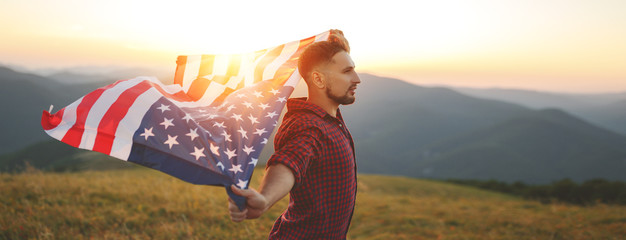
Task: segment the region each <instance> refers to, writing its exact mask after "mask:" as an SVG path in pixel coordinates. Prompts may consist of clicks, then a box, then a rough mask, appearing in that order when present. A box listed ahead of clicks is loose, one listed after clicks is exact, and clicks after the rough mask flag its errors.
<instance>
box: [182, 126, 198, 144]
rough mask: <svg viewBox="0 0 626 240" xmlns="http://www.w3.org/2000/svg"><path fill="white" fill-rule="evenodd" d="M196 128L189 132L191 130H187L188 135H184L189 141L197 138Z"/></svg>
mask: <svg viewBox="0 0 626 240" xmlns="http://www.w3.org/2000/svg"><path fill="white" fill-rule="evenodd" d="M197 131H198V128H196V129H193V130H191V128H190V129H189V133H187V134H185V136H189V137H190V138H191V141H193V140H194V139H195V138H197V137H198V136H200V135H198V132H197Z"/></svg>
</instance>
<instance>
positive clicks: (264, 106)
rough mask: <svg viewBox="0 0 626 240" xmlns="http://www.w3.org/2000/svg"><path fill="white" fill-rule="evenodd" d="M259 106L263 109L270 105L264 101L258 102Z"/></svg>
mask: <svg viewBox="0 0 626 240" xmlns="http://www.w3.org/2000/svg"><path fill="white" fill-rule="evenodd" d="M259 107H260V108H263V110H265V109H266V108H268V107H270V105H268V104H266V103H261V104H259Z"/></svg>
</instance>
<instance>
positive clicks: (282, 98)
mask: <svg viewBox="0 0 626 240" xmlns="http://www.w3.org/2000/svg"><path fill="white" fill-rule="evenodd" d="M276 101H277V102H281V103H282V102H286V101H287V98H286V97H279V98H278V100H276Z"/></svg>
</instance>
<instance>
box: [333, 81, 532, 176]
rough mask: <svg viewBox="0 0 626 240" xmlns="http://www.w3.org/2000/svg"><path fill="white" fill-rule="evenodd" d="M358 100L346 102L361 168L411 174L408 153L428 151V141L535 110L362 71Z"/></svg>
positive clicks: (346, 110)
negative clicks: (408, 166) (352, 103)
mask: <svg viewBox="0 0 626 240" xmlns="http://www.w3.org/2000/svg"><path fill="white" fill-rule="evenodd" d="M361 80H362V82H363V83H362V84H361V85H359V88H358V89H357V102H356V103H355V104H354V105H350V106H345V107H342V111H343V114H344V118H345V119H346V122H347V124H348V127H349V128H350V131H351V133H352V135H353V137H354V139H355V142H356V148H357V158H358V161H359V170H360V171H363V172H370V173H383V174H400V175H407V176H410V175H411V171H410V170H409V169H407V168H406V166H407V165H409V164H410V162H412V161H413V159H406V158H402V156H405V155H406V154H407V153H409V152H411V153H413V152H420V155H421V154H427V152H426V149H424V147H425V146H427V145H429V144H431V143H433V142H436V141H441V140H443V139H446V138H450V137H454V136H457V135H459V134H463V133H466V132H470V131H472V130H474V129H477V128H483V127H487V126H490V125H492V124H496V123H497V122H500V121H503V120H505V119H507V118H509V117H510V116H511V115H517V114H521V113H524V112H527V111H530V110H529V109H526V108H524V107H521V106H519V105H515V104H509V103H505V102H499V101H493V100H484V99H478V98H472V97H468V96H465V95H462V94H460V93H458V92H455V91H452V90H450V89H446V88H426V87H419V86H416V85H412V84H409V83H406V82H403V81H400V80H397V79H389V78H381V77H377V76H373V75H367V74H362V75H361Z"/></svg>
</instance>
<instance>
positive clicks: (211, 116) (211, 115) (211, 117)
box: [209, 114, 217, 119]
mask: <svg viewBox="0 0 626 240" xmlns="http://www.w3.org/2000/svg"><path fill="white" fill-rule="evenodd" d="M216 117H217V115H215V114H209V119H213V118H216Z"/></svg>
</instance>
